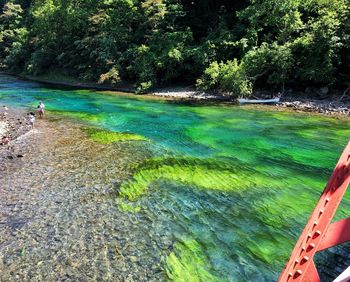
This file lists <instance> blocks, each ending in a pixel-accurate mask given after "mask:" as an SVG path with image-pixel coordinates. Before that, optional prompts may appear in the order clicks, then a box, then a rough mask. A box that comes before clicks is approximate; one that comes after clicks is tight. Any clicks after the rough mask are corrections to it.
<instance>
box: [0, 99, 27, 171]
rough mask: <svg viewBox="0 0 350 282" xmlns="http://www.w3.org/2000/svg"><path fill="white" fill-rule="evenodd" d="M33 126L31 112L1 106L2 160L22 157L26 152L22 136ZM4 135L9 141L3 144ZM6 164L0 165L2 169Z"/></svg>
mask: <svg viewBox="0 0 350 282" xmlns="http://www.w3.org/2000/svg"><path fill="white" fill-rule="evenodd" d="M31 129H32V126H31V125H30V122H29V112H27V111H23V110H18V109H12V108H11V109H8V108H7V107H6V106H5V105H3V106H1V108H0V143H1V146H0V162H1V163H3V161H4V160H3V159H13V158H16V157H17V158H18V157H19V158H22V157H23V155H24V152H23V150H22V146H21V144H20V143H21V137H22V136H23V135H25V134H27V133H29V132H30V130H31ZM3 137H5V138H8V140H9V143H8V144H3ZM3 167H4V166H1V167H0V171H1V170H2V168H3Z"/></svg>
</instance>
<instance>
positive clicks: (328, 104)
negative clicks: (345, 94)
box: [276, 99, 350, 116]
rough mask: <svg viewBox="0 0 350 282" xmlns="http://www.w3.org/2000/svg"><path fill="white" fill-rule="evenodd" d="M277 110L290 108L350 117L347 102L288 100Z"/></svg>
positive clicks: (349, 107) (349, 105)
mask: <svg viewBox="0 0 350 282" xmlns="http://www.w3.org/2000/svg"><path fill="white" fill-rule="evenodd" d="M276 107H277V108H289V109H292V110H295V111H301V112H313V113H322V114H327V115H336V116H337V115H339V116H350V104H349V103H346V102H339V101H336V100H335V101H330V100H326V101H324V100H313V99H297V100H293V99H286V100H282V101H281V103H279V104H277V105H276Z"/></svg>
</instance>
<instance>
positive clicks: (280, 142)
mask: <svg viewBox="0 0 350 282" xmlns="http://www.w3.org/2000/svg"><path fill="white" fill-rule="evenodd" d="M38 100H43V101H44V103H45V104H46V108H47V110H49V111H50V112H52V113H54V114H55V115H63V116H67V117H70V118H73V119H77V120H79V121H83V122H86V123H87V124H90V125H92V126H94V127H98V128H103V129H108V130H111V131H115V132H128V133H133V134H137V135H140V136H143V137H145V138H146V139H147V140H149V141H148V142H144V145H143V146H148V147H149V150H151V151H152V154H153V157H152V158H150V159H148V160H146V161H145V163H144V165H143V166H141V167H138V168H137V169H135V174H134V177H133V178H132V179H130V180H129V181H128V182H126V183H122V184H121V187H122V189H124V191H126V193H125V195H128V193H129V192H128V191H130V197H129V199H132V202H130V201H129V199H128V198H127V197H126V196H125V199H124V200H123V203H124V202H126V203H127V204H130V203H131V205H132V206H133V207H141V211H139V212H147V213H148V214H149V215H150V216H151V217H152V218H153V224H154V226H153V230H154V232H155V233H157V234H160V236H162V234H163V235H164V234H171V236H172V238H173V242H172V246H173V247H172V248H171V250H164V253H165V255H166V256H167V259H166V265H165V266H164V267H165V269H166V271H167V275H168V277H169V278H171V279H175V280H178V279H179V280H183V281H196V280H201V281H216V280H220V281H248V280H249V281H272V280H276V279H277V277H278V275H279V273H280V271H281V269H282V268H283V265H284V264H285V262H286V260H287V259H288V256H289V254H290V252H291V250H292V247H293V245H294V243H295V241H296V239H297V237H298V235H299V233H300V232H301V229H302V227H303V226H304V224H305V222H306V220H307V218H308V216H309V214H310V212H311V211H312V209H313V207H314V206H315V204H316V202H317V199H318V197H319V195H320V192H321V191H322V190H323V188H324V186H325V184H326V181H327V179H328V177H329V176H330V174H331V172H332V169H333V167H334V165H335V164H336V162H337V159H338V157H339V155H340V153H341V151H342V149H343V147H344V146H345V144H346V142H347V141H348V139H349V136H350V129H349V122H348V121H347V120H344V119H335V118H329V117H324V116H319V115H306V114H297V113H290V112H277V111H270V110H261V109H259V110H258V109H246V108H244V107H237V106H213V105H210V106H205V105H202V106H198V105H197V106H193V105H188V104H187V105H186V104H181V103H171V102H166V101H158V100H152V99H145V98H138V97H135V96H133V97H131V96H127V95H111V94H108V93H99V92H94V91H86V90H81V91H80V90H79V91H78V90H58V89H49V88H46V87H45V86H43V85H39V84H36V83H32V82H26V81H21V80H18V79H16V78H13V77H8V76H0V101H1V103H3V104H6V105H11V106H15V107H25V108H27V107H33V108H35V105H36V103H37V101H38ZM135 148H137V146H135ZM115 157H116V158H117V157H118V156H115ZM132 162H133V160H130V163H132ZM116 182H118V179H116ZM349 214H350V208H349V200H348V199H345V200H344V201H343V203H342V210H341V211H338V213H337V218H342V217H345V216H346V215H349ZM319 260H320V263H319V265H321V271H322V275H323V276H324V277H326V278H327V277H328V276H327V275H332V271H333V270H329V269H327V270H322V269H323V268H322V265H323V266H324V265H325V264H326V262H325V261H326V259H325V258H321V259H319ZM334 273H335V272H334ZM334 275H335V274H334Z"/></svg>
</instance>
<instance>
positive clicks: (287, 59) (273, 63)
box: [242, 43, 294, 86]
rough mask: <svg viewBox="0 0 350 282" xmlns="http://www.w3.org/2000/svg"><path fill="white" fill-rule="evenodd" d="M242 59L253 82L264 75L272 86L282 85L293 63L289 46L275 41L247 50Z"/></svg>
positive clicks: (288, 75)
mask: <svg viewBox="0 0 350 282" xmlns="http://www.w3.org/2000/svg"><path fill="white" fill-rule="evenodd" d="M242 60H243V63H244V66H245V70H246V73H247V75H248V76H249V77H250V79H251V80H252V81H253V82H255V81H257V80H258V79H259V78H261V77H264V78H265V79H266V78H267V79H266V82H267V83H268V84H270V85H273V86H278V85H282V86H283V85H284V82H285V81H286V80H287V79H288V78H289V77H290V73H291V70H292V67H293V64H294V60H293V56H292V52H291V49H290V48H289V46H288V45H283V46H281V45H277V44H276V43H273V44H267V43H263V44H262V45H261V46H260V47H258V48H254V49H252V50H250V51H249V52H247V53H246V54H245V56H244V57H243V59H242ZM265 79H264V81H265Z"/></svg>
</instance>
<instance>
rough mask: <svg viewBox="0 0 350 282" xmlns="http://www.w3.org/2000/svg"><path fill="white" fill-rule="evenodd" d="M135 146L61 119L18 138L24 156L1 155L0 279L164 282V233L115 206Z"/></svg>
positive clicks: (140, 154)
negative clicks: (105, 141) (100, 138)
mask: <svg viewBox="0 0 350 282" xmlns="http://www.w3.org/2000/svg"><path fill="white" fill-rule="evenodd" d="M56 119H57V118H56ZM135 146H136V145H135V144H131V143H128V142H123V143H115V144H111V145H102V144H99V143H96V142H93V141H92V140H91V139H87V138H86V135H85V133H84V131H82V130H81V125H78V124H73V123H70V122H68V121H66V120H61V119H58V120H56V122H54V121H53V122H50V121H48V120H46V119H44V120H39V121H38V122H37V124H36V127H35V129H34V130H30V131H27V133H25V134H23V135H21V136H20V137H19V138H17V139H16V144H15V147H16V148H15V150H17V149H19V148H21V150H22V151H23V152H24V153H23V154H24V156H23V157H22V158H14V159H8V158H6V156H4V158H0V163H1V167H2V171H1V172H0V198H1V201H0V281H164V280H165V274H164V272H163V269H162V265H164V259H165V257H166V255H167V254H164V255H165V256H163V253H162V252H161V250H160V247H159V244H160V243H161V241H162V239H160V238H163V237H164V235H162V234H154V232H153V231H152V219H151V218H149V217H148V216H147V214H145V213H143V212H140V213H137V214H130V213H127V212H122V211H120V210H119V209H118V206H117V204H116V199H117V189H116V188H117V186H118V183H116V179H117V180H118V181H124V180H125V179H127V178H129V177H130V176H131V174H130V173H131V172H129V170H128V167H129V165H130V160H132V161H133V162H134V163H137V162H139V161H142V160H143V158H145V157H147V156H148V155H149V153H148V151H147V149H146V146H142V144H140V146H139V147H138V148H137V150H135ZM116 156H117V157H116ZM164 240H166V241H165V243H164V244H169V242H170V243H171V239H170V238H168V237H166V238H165V239H164ZM164 244H163V245H164ZM166 249H167V248H166Z"/></svg>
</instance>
